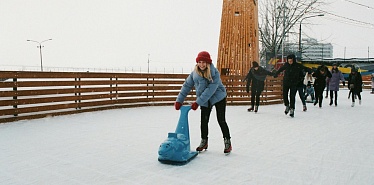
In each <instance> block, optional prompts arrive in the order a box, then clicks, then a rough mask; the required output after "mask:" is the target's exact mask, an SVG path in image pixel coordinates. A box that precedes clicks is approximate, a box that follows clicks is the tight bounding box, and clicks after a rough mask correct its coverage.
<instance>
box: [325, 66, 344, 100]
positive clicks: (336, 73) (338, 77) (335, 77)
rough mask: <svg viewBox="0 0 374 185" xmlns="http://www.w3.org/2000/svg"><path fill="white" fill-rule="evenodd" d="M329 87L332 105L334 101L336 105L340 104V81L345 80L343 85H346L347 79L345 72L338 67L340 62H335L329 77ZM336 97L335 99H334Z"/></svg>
mask: <svg viewBox="0 0 374 185" xmlns="http://www.w3.org/2000/svg"><path fill="white" fill-rule="evenodd" d="M328 81H329V84H328V86H329V89H330V104H329V105H330V106H331V105H332V104H333V103H334V104H335V106H338V91H339V85H340V81H342V82H343V86H345V79H344V76H343V73H342V72H341V71H340V70H339V69H338V64H336V63H334V64H333V65H332V69H331V78H329V80H328ZM334 97H335V100H334V101H333V99H334Z"/></svg>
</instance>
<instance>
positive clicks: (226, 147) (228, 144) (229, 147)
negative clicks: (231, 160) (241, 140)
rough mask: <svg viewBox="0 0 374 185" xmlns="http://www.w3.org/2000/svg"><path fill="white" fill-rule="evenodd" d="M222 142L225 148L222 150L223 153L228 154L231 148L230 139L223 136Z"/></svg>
mask: <svg viewBox="0 0 374 185" xmlns="http://www.w3.org/2000/svg"><path fill="white" fill-rule="evenodd" d="M224 143H225V149H224V150H223V153H225V154H226V155H228V154H230V153H231V150H232V147H231V141H230V139H228V138H225V139H224Z"/></svg>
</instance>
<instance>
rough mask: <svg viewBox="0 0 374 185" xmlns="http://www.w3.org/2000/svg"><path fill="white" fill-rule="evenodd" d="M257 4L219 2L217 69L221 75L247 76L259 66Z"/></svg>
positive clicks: (252, 1) (231, 0)
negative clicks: (250, 69) (219, 26)
mask: <svg viewBox="0 0 374 185" xmlns="http://www.w3.org/2000/svg"><path fill="white" fill-rule="evenodd" d="M258 33H259V31H258V0H223V7H222V18H221V30H220V37H219V46H218V57H217V68H218V70H220V72H221V74H222V75H240V76H244V75H246V74H247V73H248V70H249V68H250V67H251V65H252V62H253V61H257V62H259V41H258Z"/></svg>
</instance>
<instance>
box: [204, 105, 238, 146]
mask: <svg viewBox="0 0 374 185" xmlns="http://www.w3.org/2000/svg"><path fill="white" fill-rule="evenodd" d="M213 106H215V107H216V114H217V121H218V124H219V126H220V127H221V131H222V135H223V138H227V139H230V138H231V137H230V131H229V127H228V126H227V123H226V98H224V99H223V100H221V101H219V102H217V103H216V104H215V105H213ZM213 106H211V105H209V107H201V125H200V129H201V138H202V139H208V123H209V118H210V113H211V112H212V108H213Z"/></svg>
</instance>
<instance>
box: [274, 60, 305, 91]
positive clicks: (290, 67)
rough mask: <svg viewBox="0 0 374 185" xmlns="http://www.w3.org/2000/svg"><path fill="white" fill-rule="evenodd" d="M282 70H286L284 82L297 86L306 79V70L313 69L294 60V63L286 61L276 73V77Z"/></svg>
mask: <svg viewBox="0 0 374 185" xmlns="http://www.w3.org/2000/svg"><path fill="white" fill-rule="evenodd" d="M282 71H285V72H284V77H283V84H284V85H287V86H297V85H298V84H300V82H301V83H302V82H303V81H304V76H305V71H308V72H309V71H311V70H310V69H309V68H307V67H305V66H303V65H302V64H300V63H297V62H293V63H292V64H289V63H285V64H284V65H283V66H282V67H281V68H279V69H278V71H277V72H276V73H275V75H274V77H277V76H278V75H279V74H280V73H281V72H282Z"/></svg>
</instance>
